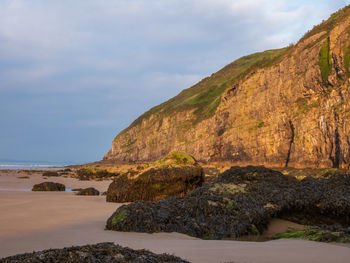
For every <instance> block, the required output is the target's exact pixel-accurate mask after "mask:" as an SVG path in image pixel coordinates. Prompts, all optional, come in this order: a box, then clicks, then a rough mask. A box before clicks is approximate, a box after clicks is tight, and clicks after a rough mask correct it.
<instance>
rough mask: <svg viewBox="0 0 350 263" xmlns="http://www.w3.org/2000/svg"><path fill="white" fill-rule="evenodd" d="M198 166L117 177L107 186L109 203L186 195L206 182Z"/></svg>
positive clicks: (158, 169)
mask: <svg viewBox="0 0 350 263" xmlns="http://www.w3.org/2000/svg"><path fill="white" fill-rule="evenodd" d="M203 180H204V177H203V169H202V168H201V167H199V166H184V167H170V168H156V169H154V168H152V169H150V170H148V171H146V172H144V173H141V174H140V175H139V176H138V177H137V178H135V179H129V178H128V177H127V176H126V175H123V176H119V177H117V178H116V179H115V180H114V181H113V182H112V183H111V184H110V186H109V187H108V191H107V197H106V200H107V201H108V202H117V203H123V202H133V201H137V200H143V201H158V200H161V199H163V198H166V197H170V196H184V195H186V194H187V193H189V192H191V191H192V190H194V189H195V188H197V187H198V186H201V185H202V183H203Z"/></svg>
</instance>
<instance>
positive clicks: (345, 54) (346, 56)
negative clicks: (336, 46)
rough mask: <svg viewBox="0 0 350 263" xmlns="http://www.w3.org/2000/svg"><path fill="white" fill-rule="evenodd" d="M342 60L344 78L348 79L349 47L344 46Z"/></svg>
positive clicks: (349, 76) (349, 65)
mask: <svg viewBox="0 0 350 263" xmlns="http://www.w3.org/2000/svg"><path fill="white" fill-rule="evenodd" d="M343 60H344V67H345V70H346V76H347V77H348V78H350V70H349V68H350V46H348V45H345V46H344V48H343Z"/></svg>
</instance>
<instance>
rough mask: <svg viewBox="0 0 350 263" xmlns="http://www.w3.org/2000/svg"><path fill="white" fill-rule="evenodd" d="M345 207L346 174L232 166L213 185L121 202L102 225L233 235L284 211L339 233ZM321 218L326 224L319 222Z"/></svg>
mask: <svg viewBox="0 0 350 263" xmlns="http://www.w3.org/2000/svg"><path fill="white" fill-rule="evenodd" d="M349 205H350V177H349V175H344V176H338V177H337V178H330V179H321V178H306V179H304V180H301V181H299V180H297V179H296V178H294V177H292V176H288V175H284V174H282V173H280V172H278V171H274V170H271V169H267V168H265V167H253V166H248V167H232V168H231V169H229V170H227V171H225V172H224V173H222V174H221V175H219V177H218V179H217V180H216V181H215V183H214V184H212V185H204V186H202V187H199V188H197V189H195V190H194V191H192V192H191V193H190V194H188V195H187V196H184V197H174V198H167V199H164V200H161V201H158V202H153V203H151V202H142V201H139V202H134V203H131V204H129V205H124V206H121V207H120V208H118V209H117V210H116V212H115V213H114V214H113V215H112V216H111V217H110V218H109V219H108V221H107V224H106V229H111V230H117V231H135V232H147V233H153V232H160V231H163V232H180V233H184V234H188V235H191V236H195V237H200V238H208V239H222V238H237V237H239V236H242V235H247V234H259V233H261V232H262V231H264V229H265V228H266V227H267V225H268V223H269V221H270V219H271V218H274V217H283V216H286V215H288V213H289V216H290V215H292V216H296V218H297V219H298V218H299V219H298V220H299V221H302V220H305V219H306V217H309V218H312V219H313V220H314V222H311V221H312V220H308V223H310V224H314V225H315V224H320V223H322V224H324V223H326V224H329V225H332V226H333V230H334V225H337V224H338V225H340V226H341V227H338V229H339V231H341V229H343V230H344V229H348V227H349V226H350V220H349V218H350V217H349V216H350V209H349V208H350V206H349ZM300 215H302V218H301V217H300ZM320 218H327V220H330V221H331V222H328V221H327V220H324V221H322V222H320ZM298 220H295V221H296V222H298ZM300 223H303V222H300ZM335 223H337V224H335ZM343 232H344V231H343ZM344 234H346V233H345V232H344Z"/></svg>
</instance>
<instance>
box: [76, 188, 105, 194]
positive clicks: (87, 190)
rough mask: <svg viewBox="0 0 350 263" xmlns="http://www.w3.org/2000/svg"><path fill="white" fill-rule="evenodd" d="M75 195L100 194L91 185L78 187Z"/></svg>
mask: <svg viewBox="0 0 350 263" xmlns="http://www.w3.org/2000/svg"><path fill="white" fill-rule="evenodd" d="M77 195H100V192H99V191H98V190H96V189H95V188H93V187H89V188H85V189H80V190H79V191H78V193H77Z"/></svg>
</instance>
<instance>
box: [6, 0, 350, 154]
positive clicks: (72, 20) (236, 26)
mask: <svg viewBox="0 0 350 263" xmlns="http://www.w3.org/2000/svg"><path fill="white" fill-rule="evenodd" d="M348 3H350V1H341V0H332V1H331V0H324V1H316V0H295V1H287V0H234V1H233V0H162V1H160V0H99V1H97V0H75V1H72V0H51V1H45V0H33V1H26V0H2V1H0V57H1V60H0V79H1V84H0V107H1V110H2V112H5V114H4V115H6V114H7V116H8V117H4V120H3V123H4V127H5V128H3V129H2V130H1V131H0V138H3V139H2V140H1V141H0V156H3V155H6V151H8V152H9V151H10V149H9V147H10V146H9V145H10V144H8V143H7V144H6V145H5V144H3V143H1V142H4V141H8V142H10V141H11V142H13V141H16V140H14V139H13V136H14V134H16V138H25V140H24V139H23V141H21V144H19V145H17V148H18V149H23V148H26V149H28V150H27V151H26V154H30V152H31V151H30V148H31V147H32V148H35V147H36V148H38V147H39V148H38V149H37V151H36V152H40V149H42V153H41V155H42V156H38V159H43V158H44V159H45V158H46V157H47V158H50V159H51V160H55V159H60V158H61V159H66V158H68V157H69V156H68V157H67V154H66V153H67V152H69V149H67V148H66V147H71V148H73V147H74V149H79V148H81V149H88V148H89V147H90V148H91V147H92V148H94V149H96V153H95V154H94V155H93V156H94V158H95V156H102V155H103V153H104V152H105V151H107V149H108V148H109V146H110V142H111V139H112V138H113V136H114V135H116V133H117V132H118V131H120V130H122V129H123V128H125V126H127V125H128V124H129V123H130V122H131V121H132V120H133V119H135V118H136V117H137V116H138V115H139V114H141V113H143V112H145V111H146V110H147V109H149V108H150V107H152V106H155V105H157V104H159V103H161V102H163V101H165V100H167V99H169V98H171V97H173V96H175V95H176V94H178V93H179V92H180V91H181V90H182V89H185V88H188V87H190V86H192V85H194V84H195V83H196V82H198V81H199V80H200V79H202V78H204V77H206V76H208V75H211V74H212V73H213V72H215V71H217V70H219V69H220V68H221V67H223V66H225V65H226V64H228V63H230V62H232V61H233V60H234V59H236V58H238V57H241V56H243V55H247V54H250V53H252V52H257V51H263V50H265V49H272V48H279V47H283V46H287V45H288V44H290V43H291V42H296V41H297V40H298V39H299V38H300V37H301V36H302V35H303V34H304V33H305V32H306V31H307V30H309V29H311V28H312V27H313V25H315V24H318V23H319V22H320V21H321V20H322V19H326V18H327V17H328V16H329V15H330V14H331V13H332V12H334V11H336V10H337V9H339V8H340V7H343V6H344V5H345V4H348ZM6 118H7V119H6ZM31 118H33V120H34V119H35V121H33V123H32V124H31V122H30V121H26V129H23V127H22V126H23V121H24V120H30V119H31ZM58 124H59V131H60V132H56V133H55V129H54V128H53V127H55V128H57V125H58ZM111 127H115V128H114V129H113V130H112V128H111ZM14 130H16V132H15V133H14V132H13V131H14ZM26 130H27V131H30V135H29V134H27V135H24V133H26ZM36 131H37V132H38V131H40V134H46V137H47V140H46V141H45V143H46V144H47V143H50V142H52V143H54V145H56V146H57V147H58V148H57V149H56V150H55V151H52V150H48V146H47V145H43V146H42V148H40V147H41V146H40V144H39V143H38V141H40V138H41V137H43V138H44V137H45V136H44V135H42V136H41V137H40V138H36V139H35V140H34V139H33V138H34V137H35V132H36ZM62 131H64V132H62ZM45 132H46V133H45ZM50 134H52V136H49V135H50ZM69 134H75V135H74V136H76V137H74V138H71V139H70V141H69V142H70V143H69V144H68V143H62V142H63V141H65V139H66V137H67V136H68V135H69ZM83 134H85V135H84V136H85V137H84V136H83ZM106 134H109V135H108V136H106ZM97 137H98V138H99V143H100V144H101V146H98V145H97V141H96V140H95V138H97ZM31 141H35V142H36V144H35V145H33V143H31ZM60 142H61V143H60ZM87 142H88V143H87ZM89 143H90V144H91V145H92V143H94V144H93V146H91V145H90V146H89ZM43 144H44V142H43ZM67 145H68V146H67ZM69 145H71V146H69ZM60 147H61V148H60ZM84 147H85V148H84ZM11 152H13V153H15V151H13V150H12V149H11ZM85 152H86V153H85ZM90 152H91V151H90ZM77 154H78V150H76V151H75V154H74V155H73V154H72V155H71V158H76V155H77ZM81 154H82V156H85V157H79V158H78V159H79V160H81V159H82V158H86V159H89V160H91V158H92V157H91V156H92V155H91V153H89V151H83V152H82V153H81ZM85 154H86V155H85ZM89 154H90V155H89ZM89 156H90V157H89ZM21 158H22V159H25V158H26V157H25V156H21ZM28 159H31V158H28Z"/></svg>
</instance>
